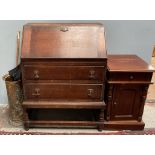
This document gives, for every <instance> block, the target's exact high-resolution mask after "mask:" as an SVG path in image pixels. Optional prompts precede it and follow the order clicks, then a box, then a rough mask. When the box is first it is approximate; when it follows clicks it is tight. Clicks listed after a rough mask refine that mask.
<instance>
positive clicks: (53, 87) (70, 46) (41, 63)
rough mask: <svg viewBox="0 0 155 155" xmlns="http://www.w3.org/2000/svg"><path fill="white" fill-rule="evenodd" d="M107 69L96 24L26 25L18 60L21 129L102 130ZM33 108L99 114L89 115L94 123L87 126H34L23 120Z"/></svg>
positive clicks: (37, 123) (49, 123)
mask: <svg viewBox="0 0 155 155" xmlns="http://www.w3.org/2000/svg"><path fill="white" fill-rule="evenodd" d="M106 66H107V56H106V48H105V38H104V28H103V26H102V25H101V24H90V23H89V24H82V23H78V24H71V23H65V24H59V23H56V24H51V23H43V24H27V25H25V26H24V30H23V41H22V54H21V68H22V81H23V90H24V102H23V108H24V126H25V129H28V128H29V127H32V126H33V127H34V126H43V127H46V126H53V125H58V126H59V125H64V126H65V125H70V126H72V125H76V126H77V125H80V126H96V127H98V128H99V130H102V129H103V122H104V109H105V104H104V101H103V98H104V93H103V92H104V86H105V80H106V79H105V74H106ZM34 108H35V109H45V108H46V109H63V110H65V109H67V108H70V109H92V110H93V109H98V112H94V113H95V117H96V118H97V119H95V120H92V121H89V122H88V121H84V120H83V121H77V122H76V121H67V122H65V121H64V120H61V121H56V120H37V121H34V120H31V119H30V118H31V117H29V116H28V111H29V109H34ZM35 109H34V111H35ZM36 115H37V114H36ZM38 115H39V114H38ZM38 117H40V116H38ZM78 117H80V115H79V116H78Z"/></svg>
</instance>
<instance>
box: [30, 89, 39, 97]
mask: <svg viewBox="0 0 155 155" xmlns="http://www.w3.org/2000/svg"><path fill="white" fill-rule="evenodd" d="M32 95H33V96H40V89H39V88H35V89H34V93H33V94H32Z"/></svg>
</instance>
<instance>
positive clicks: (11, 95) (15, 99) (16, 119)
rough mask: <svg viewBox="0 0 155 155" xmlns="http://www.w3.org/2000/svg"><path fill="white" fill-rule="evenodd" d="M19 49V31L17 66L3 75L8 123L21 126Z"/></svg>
mask: <svg viewBox="0 0 155 155" xmlns="http://www.w3.org/2000/svg"><path fill="white" fill-rule="evenodd" d="M19 51H20V32H18V33H17V53H16V65H17V67H16V68H14V69H12V70H11V71H9V74H6V75H4V76H3V80H4V81H5V84H6V90H7V96H8V103H9V123H10V124H11V125H13V126H21V125H22V124H23V121H22V120H23V109H22V101H23V90H22V82H21V76H20V74H21V73H20V65H19V53H20V52H19Z"/></svg>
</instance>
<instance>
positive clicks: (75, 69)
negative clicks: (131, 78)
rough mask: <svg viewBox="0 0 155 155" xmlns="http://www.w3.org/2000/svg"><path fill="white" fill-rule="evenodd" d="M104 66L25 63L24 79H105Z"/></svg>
mask: <svg viewBox="0 0 155 155" xmlns="http://www.w3.org/2000/svg"><path fill="white" fill-rule="evenodd" d="M104 75H105V68H104V67H100V66H98V67H94V66H92V67H89V66H39V65H36V66H35V65H32V66H31V65H24V68H23V79H24V80H98V81H103V80H104Z"/></svg>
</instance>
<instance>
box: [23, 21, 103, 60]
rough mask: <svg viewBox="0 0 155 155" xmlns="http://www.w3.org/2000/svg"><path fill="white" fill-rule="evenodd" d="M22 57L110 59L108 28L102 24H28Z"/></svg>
mask: <svg viewBox="0 0 155 155" xmlns="http://www.w3.org/2000/svg"><path fill="white" fill-rule="evenodd" d="M21 58H106V47H105V36H104V27H103V25H102V24H99V23H30V24H26V25H24V28H23V40H22V53H21Z"/></svg>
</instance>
